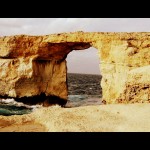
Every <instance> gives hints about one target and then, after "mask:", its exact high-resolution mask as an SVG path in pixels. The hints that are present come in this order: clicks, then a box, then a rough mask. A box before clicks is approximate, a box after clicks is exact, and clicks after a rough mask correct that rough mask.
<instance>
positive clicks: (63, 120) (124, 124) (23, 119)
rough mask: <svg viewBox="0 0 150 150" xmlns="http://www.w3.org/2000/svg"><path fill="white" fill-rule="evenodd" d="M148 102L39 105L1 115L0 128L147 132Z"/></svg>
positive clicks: (31, 130) (32, 130) (149, 119)
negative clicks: (29, 110) (20, 112)
mask: <svg viewBox="0 0 150 150" xmlns="http://www.w3.org/2000/svg"><path fill="white" fill-rule="evenodd" d="M149 108H150V104H110V105H99V106H83V107H76V108H61V107H59V106H53V107H48V108H38V109H37V110H35V111H34V112H33V113H31V114H27V115H22V116H9V117H8V116H7V117H6V116H0V132H149V131H150V109H149Z"/></svg>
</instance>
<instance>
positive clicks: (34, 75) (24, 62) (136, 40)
mask: <svg viewBox="0 0 150 150" xmlns="http://www.w3.org/2000/svg"><path fill="white" fill-rule="evenodd" d="M89 47H95V48H97V50H98V56H99V59H100V70H101V74H102V82H101V86H102V91H103V100H105V101H106V102H107V103H120V102H121V103H128V102H148V101H149V100H150V80H149V79H150V74H149V72H150V71H149V70H150V33H101V32H93V33H88V32H87V33H84V32H74V33H62V34H51V35H45V36H27V35H18V36H7V37H1V38H0V96H1V97H13V98H23V97H33V96H38V95H41V94H43V93H44V94H45V96H57V97H59V98H61V99H63V100H64V101H67V94H68V91H67V67H66V60H65V59H66V57H67V55H68V53H70V52H71V51H72V50H85V49H87V48H89Z"/></svg>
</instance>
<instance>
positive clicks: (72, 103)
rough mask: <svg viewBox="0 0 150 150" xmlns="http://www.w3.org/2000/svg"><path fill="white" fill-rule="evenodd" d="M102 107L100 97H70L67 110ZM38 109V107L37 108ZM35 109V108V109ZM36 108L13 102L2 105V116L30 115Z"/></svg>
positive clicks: (0, 108) (0, 106) (0, 105)
mask: <svg viewBox="0 0 150 150" xmlns="http://www.w3.org/2000/svg"><path fill="white" fill-rule="evenodd" d="M91 105H101V97H100V95H68V102H67V104H66V106H65V107H66V108H73V107H81V106H91ZM35 107H36V106H35ZM35 107H34V108H35ZM34 108H32V106H31V107H26V105H24V106H23V104H22V106H19V105H18V103H16V102H15V103H13V102H11V103H10V104H9V103H7V104H4V103H0V115H3V116H11V115H23V114H29V113H31V112H33V111H34Z"/></svg>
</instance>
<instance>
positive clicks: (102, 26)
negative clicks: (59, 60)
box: [0, 18, 150, 74]
mask: <svg viewBox="0 0 150 150" xmlns="http://www.w3.org/2000/svg"><path fill="white" fill-rule="evenodd" d="M75 31H84V32H150V18H0V36H9V35H18V34H26V35H47V34H54V33H62V32H75ZM99 62H100V61H99V59H98V56H97V50H96V49H95V48H89V49H87V50H82V51H73V52H71V53H70V54H69V55H68V56H67V63H68V65H67V66H68V72H71V73H88V74H100V70H99Z"/></svg>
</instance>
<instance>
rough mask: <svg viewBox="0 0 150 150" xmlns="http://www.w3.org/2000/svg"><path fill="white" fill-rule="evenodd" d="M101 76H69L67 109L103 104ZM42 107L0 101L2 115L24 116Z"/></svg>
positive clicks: (72, 74) (9, 100)
mask: <svg viewBox="0 0 150 150" xmlns="http://www.w3.org/2000/svg"><path fill="white" fill-rule="evenodd" d="M101 78H102V76H101V75H93V74H75V73H68V74H67V82H68V101H67V104H66V105H65V108H73V107H83V106H91V105H101V104H102V88H101V86H100V82H101ZM39 107H42V106H40V105H32V106H31V105H27V104H23V103H21V102H16V101H15V100H14V99H13V98H12V99H3V98H2V99H0V115H3V116H11V115H23V114H29V113H31V112H33V111H34V110H35V109H37V108H39Z"/></svg>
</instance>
